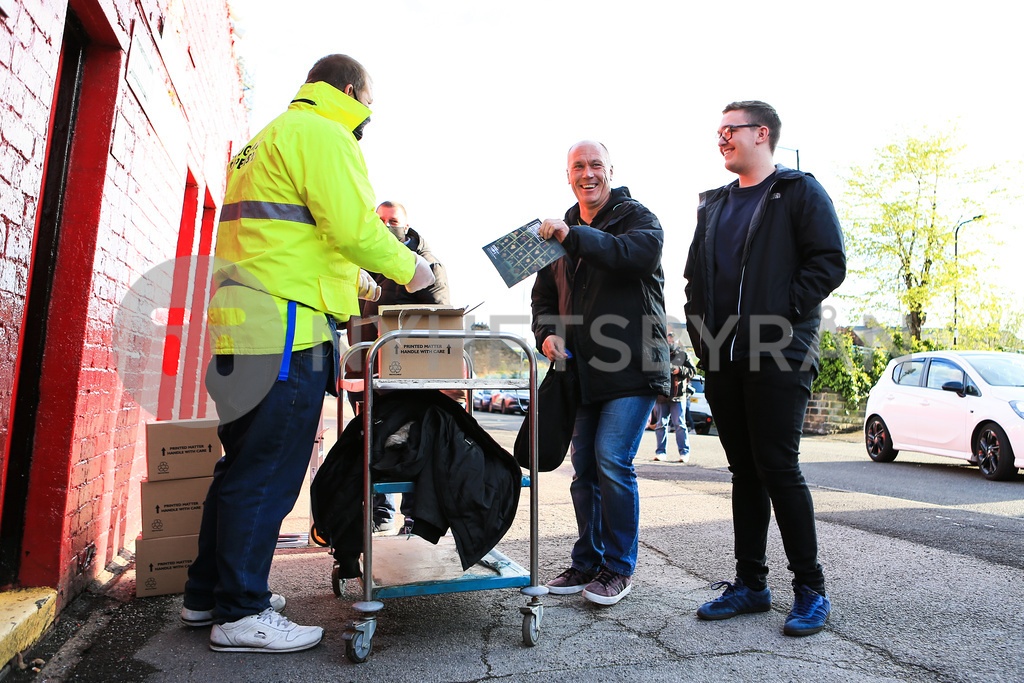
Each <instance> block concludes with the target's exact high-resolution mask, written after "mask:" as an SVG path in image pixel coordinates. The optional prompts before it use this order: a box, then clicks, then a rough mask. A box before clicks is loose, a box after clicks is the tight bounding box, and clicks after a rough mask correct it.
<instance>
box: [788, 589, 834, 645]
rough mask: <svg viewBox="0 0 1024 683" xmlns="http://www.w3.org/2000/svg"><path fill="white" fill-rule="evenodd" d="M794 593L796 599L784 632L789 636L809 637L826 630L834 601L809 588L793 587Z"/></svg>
mask: <svg viewBox="0 0 1024 683" xmlns="http://www.w3.org/2000/svg"><path fill="white" fill-rule="evenodd" d="M793 591H794V593H796V598H795V599H794V600H793V609H791V610H790V611H789V616H788V617H786V625H785V626H783V627H782V632H783V633H785V634H786V635H787V636H809V635H811V634H813V633H817V632H818V631H820V630H821V629H823V628H825V621H826V620H827V619H828V615H829V613H830V612H831V611H832V601H830V600H829V599H828V596H827V595H822V594H821V593H818V592H817V591H814V590H812V589H810V588H808V587H807V586H793Z"/></svg>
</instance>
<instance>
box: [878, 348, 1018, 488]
mask: <svg viewBox="0 0 1024 683" xmlns="http://www.w3.org/2000/svg"><path fill="white" fill-rule="evenodd" d="M864 441H865V446H866V447H867V452H868V455H869V456H870V457H871V459H872V460H874V461H875V462H891V461H892V460H894V459H895V458H896V455H897V454H898V453H899V452H900V451H901V450H905V451H917V452H920V453H931V454H933V455H944V456H949V457H952V458H960V459H962V460H966V461H968V462H970V463H973V464H975V465H977V466H978V468H979V469H980V470H981V473H982V474H983V475H984V476H985V478H986V479H993V480H1005V479H1009V478H1011V477H1012V476H1013V475H1014V474H1015V473H1016V471H1017V469H1018V468H1020V467H1024V355H1020V354H1015V353H1003V352H998V351H928V352H924V353H915V354H912V355H909V356H901V357H899V358H894V359H893V360H891V361H889V364H888V365H887V366H886V368H885V372H883V373H882V375H881V377H879V378H878V382H876V383H875V386H874V387H872V389H871V392H870V393H869V394H868V400H867V408H866V412H865V416H864ZM1015 454H1018V455H1015Z"/></svg>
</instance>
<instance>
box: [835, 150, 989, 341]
mask: <svg viewBox="0 0 1024 683" xmlns="http://www.w3.org/2000/svg"><path fill="white" fill-rule="evenodd" d="M962 151H963V148H962V147H961V146H958V145H957V144H956V143H955V142H954V140H953V137H952V135H951V134H945V133H940V134H936V135H933V136H931V137H923V138H918V137H913V136H910V137H907V138H906V139H903V140H900V141H897V142H894V143H892V144H889V145H887V146H885V147H882V148H881V149H879V150H877V152H876V157H875V160H874V161H873V162H872V163H871V164H870V165H868V166H862V167H855V168H853V169H852V171H851V174H850V176H849V178H847V188H846V192H845V195H844V197H843V202H842V204H841V207H840V214H841V215H842V217H843V226H844V228H845V230H846V238H847V251H848V253H849V256H850V274H851V275H852V276H854V277H853V278H847V280H848V281H851V280H852V281H854V282H856V283H858V285H859V286H861V287H863V288H864V290H863V291H861V292H856V293H847V294H845V297H846V298H848V299H854V300H855V301H856V303H857V304H859V308H860V309H861V311H860V312H871V313H873V314H877V313H879V312H884V311H890V312H894V313H898V314H900V315H901V316H902V319H903V322H904V324H905V325H906V327H907V329H908V331H909V334H910V336H911V338H912V339H917V340H920V339H921V330H922V328H923V327H924V325H925V322H926V321H927V319H928V315H929V313H931V312H933V311H934V310H935V309H936V308H939V309H941V310H943V311H946V310H948V309H949V308H950V306H949V302H950V300H951V299H952V300H954V301H955V299H956V298H957V297H958V295H960V296H962V295H963V294H965V293H966V288H965V287H964V279H965V278H964V275H965V273H968V272H974V271H973V270H972V266H971V264H970V257H971V256H972V255H975V254H976V253H977V250H976V249H974V250H964V249H959V250H957V246H958V245H957V238H958V236H959V232H960V230H961V229H962V228H964V227H965V226H966V225H967V224H968V223H975V225H972V226H971V227H972V228H975V229H976V230H975V232H978V230H977V228H981V227H983V226H984V225H985V224H986V223H987V222H988V221H989V218H987V217H986V214H990V213H991V211H990V210H989V208H988V205H989V203H990V201H991V200H992V199H993V197H994V195H996V194H998V193H1000V190H999V189H998V186H997V185H996V182H995V180H994V178H996V176H995V174H994V173H993V170H994V169H970V168H966V167H965V166H964V165H963V164H962V163H961V161H960V155H961V152H962ZM952 310H953V312H954V317H956V313H957V306H956V304H955V303H954V305H953V306H952ZM954 327H955V324H954ZM954 334H955V331H954Z"/></svg>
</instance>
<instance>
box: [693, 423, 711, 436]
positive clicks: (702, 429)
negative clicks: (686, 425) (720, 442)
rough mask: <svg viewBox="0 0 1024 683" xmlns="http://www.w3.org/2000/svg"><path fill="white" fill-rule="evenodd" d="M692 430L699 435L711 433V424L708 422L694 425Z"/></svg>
mask: <svg viewBox="0 0 1024 683" xmlns="http://www.w3.org/2000/svg"><path fill="white" fill-rule="evenodd" d="M693 431H695V432H697V433H698V434H701V435H707V434H710V433H711V425H709V424H699V425H694V427H693Z"/></svg>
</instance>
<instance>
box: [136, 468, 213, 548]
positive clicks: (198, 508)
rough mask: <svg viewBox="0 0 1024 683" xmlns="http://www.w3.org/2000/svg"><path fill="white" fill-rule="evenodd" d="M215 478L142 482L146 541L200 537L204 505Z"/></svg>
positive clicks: (143, 524) (144, 535)
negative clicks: (193, 535) (191, 536)
mask: <svg viewBox="0 0 1024 683" xmlns="http://www.w3.org/2000/svg"><path fill="white" fill-rule="evenodd" d="M212 481H213V477H196V478H194V479H170V480H168V481H144V482H142V537H143V538H145V539H147V540H149V539H154V538H165V537H167V536H188V535H190V534H198V533H199V524H200V522H202V519H203V502H204V501H205V500H206V494H207V492H208V491H209V490H210V482H212Z"/></svg>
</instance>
